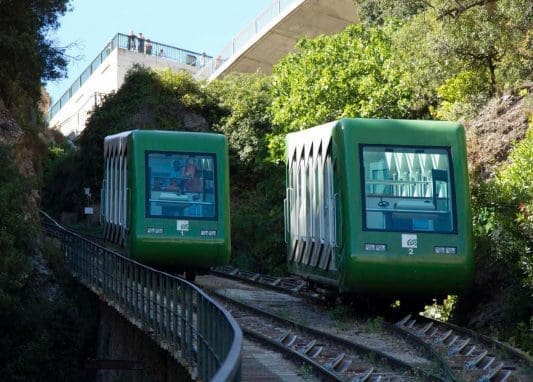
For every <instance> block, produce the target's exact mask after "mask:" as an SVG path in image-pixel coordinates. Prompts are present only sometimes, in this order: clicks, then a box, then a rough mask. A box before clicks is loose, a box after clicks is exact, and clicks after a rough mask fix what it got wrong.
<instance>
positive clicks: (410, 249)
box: [407, 248, 415, 255]
mask: <svg viewBox="0 0 533 382" xmlns="http://www.w3.org/2000/svg"><path fill="white" fill-rule="evenodd" d="M407 254H409V255H414V254H415V249H414V248H409V249H408V250H407Z"/></svg>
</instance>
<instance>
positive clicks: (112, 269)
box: [41, 211, 242, 381]
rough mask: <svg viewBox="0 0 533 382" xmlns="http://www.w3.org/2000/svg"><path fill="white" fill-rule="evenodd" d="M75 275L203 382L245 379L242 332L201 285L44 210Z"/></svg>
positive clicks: (48, 227)
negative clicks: (128, 254)
mask: <svg viewBox="0 0 533 382" xmlns="http://www.w3.org/2000/svg"><path fill="white" fill-rule="evenodd" d="M41 216H42V222H43V223H42V225H43V228H44V231H45V232H46V234H47V235H48V236H50V237H53V238H56V239H58V240H59V242H60V247H61V251H62V253H63V254H64V255H65V257H66V263H67V265H68V267H69V269H70V270H71V272H72V274H73V276H74V277H75V278H77V279H78V280H79V281H80V282H81V283H83V284H84V285H86V286H87V287H89V288H90V289H91V290H92V291H93V292H95V293H96V294H98V296H99V297H100V298H101V299H102V300H104V301H105V302H107V303H108V304H109V305H111V306H113V307H114V308H115V309H116V310H117V311H118V312H119V313H121V314H122V315H123V316H124V317H126V318H127V319H128V320H129V321H130V322H132V323H133V324H134V325H136V326H137V327H139V328H140V329H141V330H143V331H144V332H146V333H148V334H150V335H151V336H152V338H153V339H154V340H155V341H156V342H157V343H158V344H159V345H160V346H161V347H163V348H164V349H167V350H168V351H169V352H170V353H171V354H172V356H173V357H174V358H175V359H177V360H178V361H180V363H182V364H183V365H184V366H186V367H188V368H189V371H190V372H191V376H192V377H193V378H198V379H200V380H202V381H207V380H212V381H238V380H240V368H241V349H242V332H241V330H240V328H239V326H238V324H237V322H236V321H235V319H234V318H233V317H232V316H231V315H230V314H229V313H228V312H227V311H226V310H225V309H224V308H223V307H222V306H220V305H219V304H218V303H216V302H215V301H214V300H212V299H211V298H210V297H209V296H207V295H206V294H205V293H204V292H203V291H202V290H200V289H199V288H198V287H197V286H195V285H193V284H191V283H189V282H187V281H186V280H183V279H182V278H179V277H176V276H173V275H170V274H167V273H164V272H161V271H158V270H155V269H153V268H150V267H147V266H145V265H142V264H140V263H137V262H135V261H132V260H131V259H129V258H127V257H124V256H122V255H120V254H118V253H116V252H113V251H111V250H109V249H106V248H104V247H102V246H100V245H98V244H96V243H94V242H92V241H90V240H88V239H87V238H84V237H82V236H80V235H78V234H76V233H74V232H72V231H69V230H67V229H65V228H63V227H61V226H60V225H59V224H57V223H56V222H55V221H54V220H53V219H52V218H50V216H48V215H47V214H46V213H44V212H42V211H41Z"/></svg>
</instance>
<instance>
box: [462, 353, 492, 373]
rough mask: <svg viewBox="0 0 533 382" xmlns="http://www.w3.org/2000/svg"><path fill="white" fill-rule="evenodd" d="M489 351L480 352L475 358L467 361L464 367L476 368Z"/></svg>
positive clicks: (467, 368)
mask: <svg viewBox="0 0 533 382" xmlns="http://www.w3.org/2000/svg"><path fill="white" fill-rule="evenodd" d="M488 353H489V352H488V351H487V350H483V351H482V352H481V353H479V354H478V355H477V356H476V357H475V358H474V359H472V360H470V361H468V362H466V363H465V365H464V368H465V370H470V369H474V368H476V366H477V365H478V364H479V363H480V362H481V361H482V360H483V358H485V357H486V356H487V354H488Z"/></svg>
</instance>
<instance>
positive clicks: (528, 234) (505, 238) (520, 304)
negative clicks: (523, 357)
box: [472, 125, 533, 352]
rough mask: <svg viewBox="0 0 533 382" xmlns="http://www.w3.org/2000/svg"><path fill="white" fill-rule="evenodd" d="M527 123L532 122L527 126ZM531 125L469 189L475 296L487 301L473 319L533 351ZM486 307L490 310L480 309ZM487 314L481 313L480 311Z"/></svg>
mask: <svg viewBox="0 0 533 382" xmlns="http://www.w3.org/2000/svg"><path fill="white" fill-rule="evenodd" d="M530 126H531V125H530ZM531 179H533V129H532V128H531V127H530V129H529V131H528V133H527V136H526V138H525V139H524V140H522V141H521V142H520V143H519V144H517V145H516V146H515V147H514V149H513V150H512V152H511V153H510V155H509V159H508V162H507V163H505V164H503V165H502V166H501V167H500V169H499V170H498V171H497V173H496V176H495V177H494V178H493V179H492V180H490V181H488V182H486V183H483V182H477V183H475V185H474V187H473V189H472V195H473V208H474V214H473V216H474V234H475V241H476V264H477V276H476V287H475V292H474V294H475V295H476V298H477V299H478V300H479V301H481V304H484V303H487V301H492V304H493V305H491V306H490V310H491V313H490V317H487V318H483V319H480V318H479V317H478V318H474V320H475V321H476V322H477V324H478V325H479V326H480V327H482V328H485V329H487V328H491V330H493V328H501V331H500V332H499V334H500V336H501V337H502V339H504V340H506V339H511V338H512V339H513V342H514V343H515V344H516V345H517V346H520V347H522V348H523V349H524V350H526V351H530V352H533V344H532V342H531V340H532V338H531V336H525V335H523V334H524V331H523V330H521V329H520V328H521V327H524V326H525V327H527V326H528V325H529V324H530V322H531V309H532V302H531V295H532V294H533V256H532V254H531V251H532V248H533V186H532V184H531ZM485 310H489V309H488V307H485ZM485 314H486V313H485Z"/></svg>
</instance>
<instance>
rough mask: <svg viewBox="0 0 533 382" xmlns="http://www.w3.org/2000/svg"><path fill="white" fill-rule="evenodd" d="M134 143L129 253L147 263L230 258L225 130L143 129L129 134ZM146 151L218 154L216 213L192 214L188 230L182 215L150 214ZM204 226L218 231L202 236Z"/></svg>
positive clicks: (185, 264) (197, 264) (199, 263)
mask: <svg viewBox="0 0 533 382" xmlns="http://www.w3.org/2000/svg"><path fill="white" fill-rule="evenodd" d="M129 144H130V150H131V155H129V158H130V163H129V171H130V176H129V183H130V185H129V188H130V198H131V200H130V202H129V205H130V206H131V207H132V208H131V209H130V217H131V220H130V221H131V224H130V231H129V233H128V239H127V248H128V251H129V254H130V256H131V257H132V258H133V259H135V260H137V261H140V262H143V263H146V264H152V265H160V266H176V267H181V268H196V269H207V268H209V267H211V266H218V265H223V264H227V262H228V261H229V256H230V248H231V242H230V240H231V239H230V215H229V165H228V145H227V139H226V138H225V137H224V136H223V135H220V134H209V133H190V132H170V131H153V130H138V131H134V132H132V134H131V135H130V142H129ZM147 151H169V152H170V151H174V152H191V153H193V152H200V153H212V154H215V155H216V169H217V174H216V183H217V187H216V193H217V195H216V196H217V201H218V203H217V214H216V215H217V219H216V220H206V219H202V220H199V219H187V220H188V230H178V222H177V220H178V219H171V218H154V217H146V206H145V203H146V190H147V189H146V179H145V177H146V160H145V153H146V152H147ZM149 229H158V231H157V232H159V233H157V234H154V233H150V231H152V232H153V231H154V230H149ZM160 229H162V231H161V230H160ZM201 231H210V232H211V233H214V232H215V231H216V234H214V235H211V236H202V235H201Z"/></svg>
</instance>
